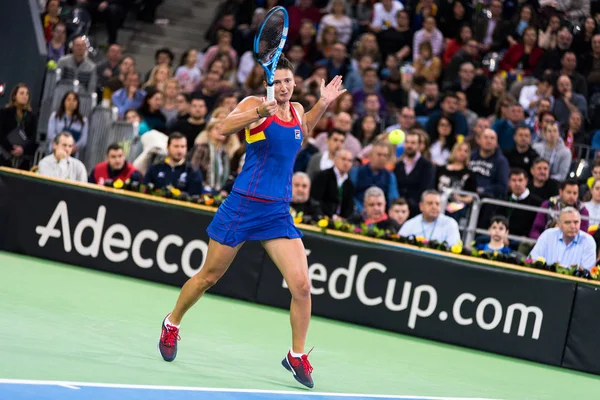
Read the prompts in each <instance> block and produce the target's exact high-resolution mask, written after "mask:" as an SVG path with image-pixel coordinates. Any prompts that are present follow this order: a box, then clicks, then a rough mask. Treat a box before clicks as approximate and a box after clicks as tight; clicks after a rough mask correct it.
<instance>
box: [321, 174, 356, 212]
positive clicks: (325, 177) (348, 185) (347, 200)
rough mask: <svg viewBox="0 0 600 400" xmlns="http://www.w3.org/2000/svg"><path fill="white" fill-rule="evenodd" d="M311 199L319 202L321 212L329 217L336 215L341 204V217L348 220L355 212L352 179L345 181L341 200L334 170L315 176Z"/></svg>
mask: <svg viewBox="0 0 600 400" xmlns="http://www.w3.org/2000/svg"><path fill="white" fill-rule="evenodd" d="M310 197H311V198H313V199H314V200H316V201H318V202H319V204H320V206H321V210H323V213H324V214H325V215H327V216H328V217H331V216H332V215H334V214H335V213H336V210H337V208H338V206H339V205H340V202H341V210H340V214H339V215H340V217H342V218H348V217H349V216H350V215H352V213H353V212H354V200H353V198H354V184H353V183H352V181H351V180H350V178H348V179H346V180H345V181H344V183H343V184H342V198H341V199H340V197H339V192H338V186H337V179H336V177H335V172H334V170H333V168H329V169H326V170H323V171H320V172H319V173H317V174H316V175H315V179H314V180H313V182H312V185H311V189H310Z"/></svg>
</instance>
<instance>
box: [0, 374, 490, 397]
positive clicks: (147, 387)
mask: <svg viewBox="0 0 600 400" xmlns="http://www.w3.org/2000/svg"><path fill="white" fill-rule="evenodd" d="M2 384H8V385H39V386H62V387H68V388H70V389H79V387H98V388H111V389H143V390H177V391H190V392H221V393H263V394H283V395H295V396H331V397H352V398H358V397H372V398H375V399H399V400H401V399H414V398H418V399H422V400H494V399H486V398H474V397H428V396H421V395H412V396H408V395H405V396H394V395H385V394H357V393H328V392H308V391H306V392H299V391H298V392H295V391H291V390H261V389H225V388H205V387H194V386H159V385H157V386H155V385H129V384H123V383H92V382H69V381H41V380H29V379H1V378H0V385H2Z"/></svg>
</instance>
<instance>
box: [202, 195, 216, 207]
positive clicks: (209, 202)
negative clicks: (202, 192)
mask: <svg viewBox="0 0 600 400" xmlns="http://www.w3.org/2000/svg"><path fill="white" fill-rule="evenodd" d="M214 202H215V200H214V199H213V198H212V197H208V196H204V204H206V205H207V206H211V205H212V204H213V203H214Z"/></svg>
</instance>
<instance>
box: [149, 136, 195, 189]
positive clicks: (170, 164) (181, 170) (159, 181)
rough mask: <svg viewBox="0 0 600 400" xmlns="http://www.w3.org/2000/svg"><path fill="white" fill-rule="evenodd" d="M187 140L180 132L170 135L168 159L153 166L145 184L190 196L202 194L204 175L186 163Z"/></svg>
mask: <svg viewBox="0 0 600 400" xmlns="http://www.w3.org/2000/svg"><path fill="white" fill-rule="evenodd" d="M186 153H187V139H186V138H185V136H183V135H182V134H181V133H179V132H173V133H171V134H170V135H169V140H168V142H167V158H165V160H164V161H163V162H161V163H159V164H156V165H153V166H151V167H150V168H149V169H148V172H146V176H144V183H145V184H149V183H152V184H154V187H155V188H161V189H162V188H165V187H167V186H169V185H171V186H173V187H174V188H176V189H179V190H181V191H182V192H186V193H188V194H190V195H194V194H202V193H203V186H202V173H201V172H200V171H194V170H193V169H192V167H191V166H190V165H189V164H188V163H187V162H186V159H185V155H186Z"/></svg>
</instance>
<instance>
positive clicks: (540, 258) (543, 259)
mask: <svg viewBox="0 0 600 400" xmlns="http://www.w3.org/2000/svg"><path fill="white" fill-rule="evenodd" d="M535 261H536V262H541V263H544V264H545V263H546V259H545V258H544V257H538V258H536V259H535Z"/></svg>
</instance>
